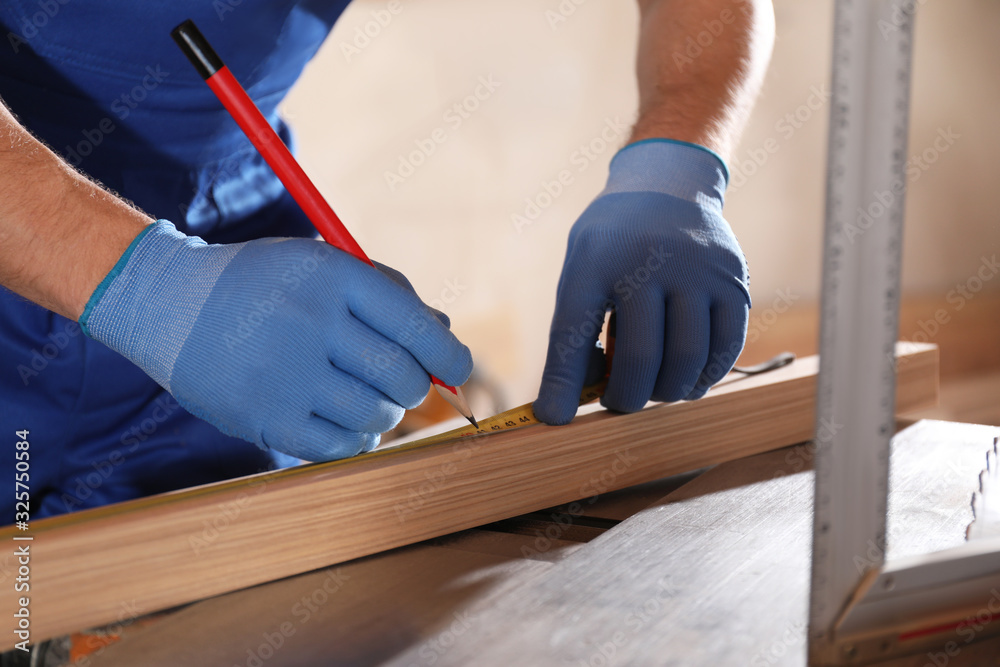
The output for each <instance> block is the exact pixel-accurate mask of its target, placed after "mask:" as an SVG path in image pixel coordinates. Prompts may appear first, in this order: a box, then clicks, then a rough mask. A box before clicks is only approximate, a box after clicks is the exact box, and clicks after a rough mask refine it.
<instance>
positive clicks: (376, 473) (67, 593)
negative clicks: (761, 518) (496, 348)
mask: <svg viewBox="0 0 1000 667" xmlns="http://www.w3.org/2000/svg"><path fill="white" fill-rule="evenodd" d="M904 362H905V363H904ZM816 366H817V363H816V358H815V357H812V358H807V359H803V360H799V361H797V362H796V363H795V364H792V365H791V366H789V367H786V368H784V369H780V370H778V371H775V372H774V373H771V374H768V375H765V376H758V377H754V378H748V379H747V380H745V381H740V382H732V383H730V384H728V385H725V386H722V387H719V388H718V389H717V390H713V391H712V392H710V393H709V394H708V395H707V396H706V397H705V398H703V399H701V400H699V401H695V402H690V403H675V404H670V405H657V406H654V407H648V408H646V409H645V410H643V411H641V412H638V413H634V414H631V415H612V414H610V413H607V412H597V413H592V414H587V415H584V416H582V417H580V418H578V419H577V420H574V422H573V423H572V424H571V425H569V426H565V427H546V426H538V427H533V428H530V429H525V430H521V431H513V432H508V433H497V434H493V435H490V436H484V437H481V438H467V439H463V440H461V441H458V442H453V443H439V444H436V445H434V446H432V447H420V446H416V447H410V448H407V447H400V448H398V449H396V450H388V451H386V452H384V453H378V452H376V453H373V454H370V455H366V456H362V457H357V458H355V459H350V460H348V461H341V462H336V464H334V465H331V464H319V465H313V466H303V467H302V468H303V469H301V470H296V471H294V474H289V473H287V472H284V473H278V474H271V475H270V476H268V475H262V476H252V477H249V478H243V479H241V480H234V481H230V482H224V483H221V484H216V485H207V486H205V487H200V488H198V489H193V490H188V491H182V492H175V493H172V494H164V495H163V496H161V497H159V498H155V499H143V500H137V501H131V502H129V503H121V504H120V505H119V506H117V507H115V508H113V511H109V510H106V509H98V510H90V511H86V512H80V513H78V514H75V515H71V516H70V517H62V518H57V519H52V520H47V521H39V522H36V524H35V525H34V526H33V528H34V529H35V532H36V535H37V537H36V540H37V541H36V542H35V543H34V544H33V558H32V560H33V562H32V566H33V567H32V580H33V582H32V588H31V604H32V617H33V620H32V639H33V641H38V640H41V639H44V638H47V637H51V636H55V635H58V634H63V633H66V632H70V631H73V630H78V629H80V628H83V627H89V626H93V625H98V624H103V623H109V622H114V621H117V620H120V616H121V614H122V609H123V608H131V609H134V610H137V611H138V613H140V614H146V613H151V612H153V611H156V610H160V609H164V608H168V607H171V606H175V605H178V604H183V603H186V602H190V601H192V600H196V599H201V598H205V597H209V596H212V595H217V594H221V593H225V592H229V591H232V590H236V589H239V588H244V587H247V586H251V585H255V584H258V583H262V582H265V581H270V580H273V579H277V578H281V577H285V576H291V575H294V574H298V573H301V572H305V571H308V570H312V569H316V568H319V567H325V566H329V565H332V564H334V563H338V562H343V561H346V560H351V559H354V558H358V557H361V556H366V555H370V554H373V553H378V552H380V551H384V550H386V549H391V548H394V547H398V546H403V545H406V544H412V543H414V542H418V541H421V540H425V539H429V538H431V537H438V536H440V535H445V534H448V533H451V532H455V531H458V530H464V529H466V528H471V527H474V526H477V525H481V524H483V523H487V522H490V521H496V520H499V519H503V518H507V517H510V516H516V515H518V514H523V513H525V512H530V511H534V510H538V509H542V508H544V507H548V506H551V505H555V504H559V503H564V502H571V501H574V500H577V499H580V498H588V497H593V496H596V495H599V494H600V493H604V492H606V491H611V490H615V489H620V488H624V487H626V486H631V485H633V484H637V483H640V482H644V481H650V480H653V479H658V478H661V477H665V476H668V475H673V474H678V473H681V472H685V471H687V470H692V469H696V468H701V467H704V466H706V465H713V464H717V463H721V462H724V461H729V460H733V459H737V458H741V457H744V456H748V455H751V454H756V453H761V452H764V451H768V450H771V449H776V448H779V447H783V446H786V445H790V444H794V443H797V442H802V441H804V440H808V439H809V438H810V437H811V435H812V429H813V419H814V399H815V373H816ZM936 369H937V350H936V348H934V347H933V346H929V345H914V344H910V345H907V346H906V348H905V349H904V350H902V351H901V363H900V365H899V386H900V390H899V391H898V392H897V399H898V400H897V408H898V409H899V410H900V411H906V410H911V409H916V408H918V407H923V406H925V405H926V404H927V403H928V401H931V400H932V396H935V395H936V386H937V379H936V378H937V376H936ZM914 385H919V386H914ZM665 433H669V434H670V435H669V438H667V436H665V435H664V434H665ZM623 434H624V437H623ZM626 441H627V442H626ZM456 509H457V510H458V511H456ZM290 524H291V525H292V526H293V528H289V525H290ZM345 526H348V527H350V526H354V528H353V529H345V528H344V527H345ZM13 532H14V531H13V529H12V528H10V527H8V528H6V529H3V531H2V535H3V536H5V537H7V538H8V539H10V538H11V537H12V536H13ZM16 597H17V596H16V595H15V593H14V591H13V586H9V587H5V588H4V592H3V594H2V599H3V600H4V602H3V609H4V611H5V612H6V611H8V610H9V612H10V613H13V610H14V607H15V603H16ZM8 618H10V616H8ZM14 641H15V639H14V637H13V636H12V635H8V634H5V635H4V636H3V642H4V643H3V647H4V648H9V647H10V646H12V645H13V642H14Z"/></svg>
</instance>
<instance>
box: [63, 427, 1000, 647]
mask: <svg viewBox="0 0 1000 667" xmlns="http://www.w3.org/2000/svg"><path fill="white" fill-rule="evenodd" d="M998 434H1000V429H998V428H997V427H989V426H979V425H969V424H959V423H951V422H939V421H920V422H917V423H914V424H910V425H906V426H905V428H903V429H902V430H901V431H900V432H899V433H898V434H897V436H896V438H895V440H894V444H893V454H892V483H891V493H890V512H889V519H888V520H889V551H888V554H887V558H888V560H889V561H892V560H893V559H894V558H898V557H901V556H905V555H911V554H918V553H925V552H929V551H933V550H937V549H942V548H946V547H950V546H955V545H957V544H960V543H961V542H962V541H963V540H964V538H965V528H966V526H967V525H968V523H969V522H970V521H971V519H972V513H971V510H970V507H969V501H970V495H971V492H972V490H973V489H974V486H975V480H976V478H977V475H978V473H979V471H980V470H981V469H982V468H983V464H984V460H985V459H984V456H985V452H986V450H987V448H988V447H989V446H990V445H991V443H992V442H993V438H994V437H996V436H997V435H998ZM811 461H812V449H811V445H809V444H802V445H798V446H795V447H789V448H785V449H781V450H777V451H773V452H769V453H765V454H760V455H757V456H751V457H748V458H744V459H739V460H736V461H732V462H729V463H723V464H721V465H718V466H715V467H712V468H709V469H706V470H701V471H695V472H692V473H687V474H684V475H679V476H675V477H670V478H667V479H663V480H659V481H656V482H652V483H647V484H643V485H640V486H637V487H631V488H629V489H626V490H623V491H619V492H615V493H608V494H605V495H603V496H600V497H599V498H597V499H596V501H594V502H592V503H589V502H587V501H584V502H582V503H569V504H567V505H562V506H559V507H555V508H550V509H547V510H544V511H540V512H534V513H531V514H528V515H524V516H520V517H516V518H514V519H509V520H505V521H501V522H498V523H494V524H490V525H485V526H482V527H479V528H476V529H472V530H466V531H463V532H460V533H456V534H452V535H448V536H445V537H441V538H437V539H433V540H430V541H426V542H422V543H419V544H415V545H412V546H408V547H403V548H399V549H394V550H391V551H388V552H384V553H381V554H377V555H374V556H369V557H366V558H361V559H357V560H354V561H350V562H347V563H344V564H341V565H337V566H333V567H330V568H325V569H321V570H317V571H313V572H308V573H305V574H302V575H299V576H294V577H290V578H286V579H282V580H279V581H274V582H271V583H267V584H262V585H259V586H255V587H252V588H249V589H244V590H240V591H236V592H233V593H229V594H226V595H222V596H218V597H214V598H210V599H207V600H203V601H200V602H196V603H193V604H190V605H187V606H185V607H181V608H179V609H177V610H174V611H171V612H169V613H166V614H163V615H161V616H159V617H157V618H156V619H155V620H153V621H152V622H142V623H132V619H131V618H125V619H124V626H123V630H122V632H121V635H122V638H121V640H120V641H118V642H116V643H113V644H110V645H109V646H107V647H106V648H104V649H103V650H101V651H99V652H98V653H95V654H92V655H91V656H90V657H89V662H86V663H83V664H87V665H94V666H96V667H111V666H115V665H123V666H124V665H128V666H132V665H144V666H149V667H153V666H156V665H170V666H174V665H206V666H207V665H211V666H213V667H215V666H221V665H226V666H228V665H245V666H248V667H253V666H257V667H261V666H263V665H268V666H273V665H281V666H295V665H301V666H312V665H393V666H410V665H449V666H450V665H456V666H457V665H462V666H465V665H476V666H479V665H483V666H493V665H496V666H501V665H502V666H507V665H539V666H545V665H571V666H573V667H577V666H592V667H601V666H611V665H750V666H752V667H758V666H771V665H795V666H800V665H804V664H805V651H806V643H805V630H806V618H807V613H806V612H807V604H808V590H809V563H810V557H809V553H810V540H811V529H812V507H811V505H812V503H811V498H812V484H813V478H812V471H811ZM289 529H290V530H294V527H289ZM280 539H281V537H280V535H276V536H275V540H280ZM150 576H155V573H154V572H151V573H150ZM134 611H138V612H139V613H141V612H142V610H133V612H134ZM958 633H959V634H956V636H955V637H954V641H955V642H956V644H955V645H954V648H953V650H951V651H950V653H949V654H946V653H944V652H942V653H941V654H940V655H933V656H929V655H927V654H920V655H917V656H914V657H913V658H910V659H905V660H895V661H891V662H886V663H882V664H884V665H886V666H889V665H891V666H892V667H903V666H907V667H909V666H912V667H923V666H924V665H927V664H932V665H936V666H937V667H942V666H943V665H945V664H947V665H949V666H956V665H975V666H977V667H978V666H981V665H1000V639H994V640H984V641H977V642H972V643H967V642H966V639H969V638H971V639H975V638H976V637H975V631H974V628H972V627H966V628H965V629H964V631H962V630H959V631H958ZM970 635H971V637H970Z"/></svg>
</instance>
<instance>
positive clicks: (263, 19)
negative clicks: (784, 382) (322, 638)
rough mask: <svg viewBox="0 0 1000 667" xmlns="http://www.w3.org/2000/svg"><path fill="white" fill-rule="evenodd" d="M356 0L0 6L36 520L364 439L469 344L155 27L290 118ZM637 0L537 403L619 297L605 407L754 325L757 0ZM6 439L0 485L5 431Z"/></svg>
mask: <svg viewBox="0 0 1000 667" xmlns="http://www.w3.org/2000/svg"><path fill="white" fill-rule="evenodd" d="M347 4H348V0H327V1H326V2H320V1H318V0H298V1H295V0H244V1H243V2H242V3H240V4H239V6H238V7H237V8H236V9H235V10H234V11H232V12H228V13H227V14H226V17H225V18H226V20H225V23H224V24H221V23H220V22H219V19H218V16H217V15H216V10H215V9H214V8H213V6H212V5H211V4H210V3H205V2H198V3H194V2H191V3H129V4H127V5H121V4H120V3H115V4H114V5H112V3H110V2H107V1H106V0H94V1H93V2H87V3H66V4H62V3H61V2H49V3H36V2H29V1H27V0H25V1H23V2H5V3H3V5H2V6H0V23H2V25H3V27H4V30H3V32H4V33H5V34H6V42H7V44H6V45H4V46H3V47H0V96H2V98H3V100H4V102H5V104H6V105H7V107H8V108H9V109H10V111H9V112H8V111H7V110H6V109H5V110H2V111H0V138H2V141H0V283H2V284H3V285H4V286H5V287H6V288H7V289H8V290H10V291H9V292H8V291H4V292H3V293H2V294H0V359H2V361H0V397H2V407H0V426H2V428H3V432H0V437H2V438H4V442H7V443H15V442H17V443H21V442H25V443H28V444H26V445H20V444H18V445H17V448H18V451H23V450H24V449H25V448H27V449H28V451H29V452H30V459H29V460H30V480H31V483H30V486H31V501H32V516H33V517H35V518H37V517H40V516H46V515H53V514H59V513H63V512H66V511H70V510H76V509H81V508H85V507H93V506H97V505H101V504H105V503H108V502H114V501H118V500H123V499H127V498H132V497H137V496H141V495H146V494H150V493H156V492H159V491H165V490H169V489H173V488H178V487H181V486H188V485H191V484H198V483H203V482H209V481H214V480H218V479H223V478H226V477H231V476H235V475H241V474H247V473H252V472H256V471H258V470H261V469H265V468H267V467H273V466H275V465H281V464H282V463H283V460H282V454H281V453H284V454H290V455H292V456H297V457H301V458H304V459H307V460H329V459H335V458H341V457H346V456H352V455H355V454H357V453H359V452H364V451H368V450H370V449H371V448H372V447H374V446H375V445H376V444H377V442H378V439H379V433H381V432H383V431H385V430H388V429H389V428H391V427H392V426H393V425H395V424H396V423H397V422H398V421H399V419H400V418H401V416H402V414H403V411H404V409H406V408H412V407H414V406H415V405H417V404H418V403H419V402H420V401H421V400H422V398H423V396H424V395H425V393H426V391H427V388H428V378H427V374H428V373H432V374H434V375H436V376H438V377H439V378H441V379H442V380H443V381H445V382H447V383H450V384H453V385H460V384H462V383H463V382H464V381H465V380H466V379H467V377H468V375H469V373H470V372H471V368H472V358H471V355H470V353H469V350H468V348H466V347H465V346H464V345H462V344H461V343H460V342H459V341H458V340H457V339H456V338H455V337H454V336H453V335H452V334H451V333H450V332H449V330H448V328H447V318H445V317H444V316H443V315H441V314H436V313H435V312H433V311H431V310H430V309H429V308H427V307H426V306H425V305H424V304H423V303H421V302H420V300H419V298H418V297H417V296H416V295H415V294H414V293H413V291H412V288H410V287H409V284H408V283H407V282H406V280H405V278H403V277H402V276H401V275H399V274H397V273H395V272H393V271H392V270H391V269H388V268H385V267H380V269H378V270H377V269H373V268H372V267H369V266H367V265H364V264H362V263H361V262H358V261H356V260H354V259H352V258H350V257H348V256H346V255H345V254H344V253H342V252H340V251H338V250H335V249H333V248H331V247H329V246H327V245H325V244H322V243H318V242H316V241H314V240H311V239H309V238H304V237H312V236H314V235H315V230H313V229H312V227H311V225H310V224H309V223H308V221H307V220H306V219H305V217H304V216H303V215H302V213H301V212H300V211H299V210H298V209H297V207H296V206H295V205H294V203H293V202H292V201H291V200H290V199H289V197H288V196H287V194H286V193H285V192H284V190H283V188H282V186H281V184H280V183H279V182H278V181H277V179H276V178H275V177H274V175H273V174H272V173H271V172H270V170H269V169H268V168H267V166H266V165H265V164H263V162H262V161H261V159H260V157H259V156H258V155H256V153H255V152H254V150H253V149H252V148H251V147H250V145H249V143H248V142H247V141H246V139H245V138H244V137H243V136H242V135H241V133H240V131H239V130H238V128H237V127H236V125H235V123H233V122H232V120H231V119H230V118H229V117H228V115H227V114H226V112H225V111H224V110H223V109H222V107H221V105H220V104H219V103H218V102H217V101H216V99H215V98H214V96H213V95H212V93H211V92H210V91H209V90H208V88H207V87H206V86H205V85H204V83H203V82H202V81H201V80H200V79H199V78H198V76H197V74H196V72H195V71H194V69H193V68H191V67H190V66H189V65H188V64H187V63H186V62H185V60H184V58H183V56H182V54H181V53H180V52H179V50H178V49H177V48H176V46H175V45H174V44H173V42H172V41H171V40H170V38H169V31H170V29H171V28H173V27H174V26H175V25H177V24H178V23H180V22H181V21H183V20H184V19H187V18H193V19H194V20H195V22H196V23H197V24H198V25H199V26H200V27H201V29H202V31H203V32H204V33H205V34H206V36H207V37H208V38H209V39H210V40H211V41H212V42H213V43H214V44H215V46H216V47H217V49H218V50H219V51H220V52H221V53H223V54H225V57H226V59H227V64H228V65H229V66H230V69H232V70H233V72H234V73H235V75H236V76H237V78H238V79H240V80H241V81H242V82H243V83H244V85H245V86H246V87H247V89H248V91H249V93H250V94H251V96H252V97H253V98H254V99H255V101H256V102H257V104H258V105H259V106H260V107H261V109H262V111H263V112H264V114H265V116H266V117H267V118H268V119H269V120H270V121H271V122H272V123H273V124H274V125H275V127H276V128H277V129H278V131H279V133H280V134H281V135H282V137H283V138H284V139H286V140H288V139H289V134H288V131H287V128H286V127H285V125H284V124H283V123H282V121H281V120H280V119H279V118H278V116H277V112H276V108H277V105H278V103H279V102H280V101H281V99H282V98H283V97H284V95H285V93H286V92H287V91H288V89H289V88H290V87H291V85H292V84H293V83H294V81H295V79H296V78H297V76H298V75H299V73H300V72H301V70H302V68H303V67H304V65H305V64H306V62H307V61H308V60H309V58H310V57H311V56H312V55H313V54H314V53H315V51H316V50H317V49H318V48H319V45H320V44H321V42H322V40H323V39H324V38H325V36H326V35H327V33H328V32H329V30H330V28H331V27H332V26H333V24H334V22H335V21H336V19H337V17H338V16H339V15H340V13H341V12H342V11H343V9H344V8H345V7H346V5H347ZM43 5H44V6H43ZM154 5H155V6H154ZM640 8H641V28H640V30H641V32H640V41H639V56H638V78H639V90H640V109H639V118H638V121H637V122H636V124H635V127H634V129H633V132H632V136H631V138H630V141H629V144H628V145H627V146H626V147H625V148H624V149H623V150H622V151H621V152H620V153H619V154H618V155H617V156H616V157H615V158H614V159H613V161H612V164H611V169H610V177H609V180H608V185H607V187H606V188H605V190H604V191H603V192H602V193H601V194H600V195H599V196H598V197H597V199H596V200H595V201H594V203H593V204H592V205H591V206H590V207H589V208H588V209H587V210H586V211H585V212H584V214H583V215H582V216H581V217H580V219H579V220H578V221H577V222H576V224H575V225H574V226H573V228H572V231H571V232H570V237H569V246H568V251H567V256H566V262H565V266H564V269H563V274H562V277H561V278H560V281H559V285H558V293H557V303H556V312H555V315H554V317H553V322H552V329H551V334H550V341H549V352H548V359H547V362H546V366H545V370H544V374H543V378H542V383H541V388H540V390H539V396H538V399H537V400H536V402H535V412H536V414H537V415H538V416H539V418H541V419H542V420H544V421H546V422H548V423H551V424H564V423H566V422H568V421H569V420H570V419H572V417H573V415H574V414H575V412H576V403H577V397H578V396H579V393H580V389H581V388H582V387H583V386H584V384H585V383H586V382H587V381H589V380H592V379H594V377H595V376H597V375H599V374H600V373H602V372H603V370H604V360H603V356H602V353H601V351H600V350H599V349H598V348H596V347H595V345H594V343H595V341H596V337H597V329H599V323H600V321H602V320H603V316H604V313H605V312H606V311H607V310H608V309H610V308H615V309H616V312H617V320H618V329H617V350H616V357H615V363H614V366H613V369H612V371H611V377H610V380H609V383H608V388H607V393H606V394H605V396H604V399H603V402H604V404H605V405H606V406H607V407H608V408H611V409H614V410H618V411H623V412H629V411H634V410H638V409H640V408H641V407H642V406H643V405H644V404H645V402H646V401H647V400H649V399H653V400H660V401H672V400H680V399H695V398H698V397H700V396H701V395H703V394H704V393H705V391H707V390H708V388H709V387H710V386H711V385H712V384H713V383H715V382H716V381H718V380H719V379H720V378H722V377H723V376H724V375H725V374H726V373H727V372H728V371H729V369H730V368H731V366H732V365H733V363H734V362H735V360H736V357H737V356H738V354H739V352H740V350H741V349H742V346H743V341H744V337H745V332H746V324H747V315H748V308H749V305H750V297H749V292H748V274H747V270H746V265H745V261H744V258H743V255H742V252H741V250H740V247H739V245H738V243H737V241H736V239H735V237H734V235H733V233H732V231H731V230H730V228H729V226H728V224H727V223H726V221H725V220H724V219H723V217H722V197H723V191H724V189H725V186H726V180H727V172H726V167H725V163H724V160H725V159H726V158H727V157H728V156H729V155H730V154H731V152H732V151H733V149H734V148H735V144H736V142H737V139H738V136H739V133H740V131H741V130H742V127H743V125H744V123H745V121H746V118H747V116H748V115H749V112H750V109H751V106H752V103H753V100H754V98H755V96H756V94H757V91H758V89H759V86H760V82H761V79H762V78H763V74H764V70H765V68H766V65H767V61H768V59H769V55H770V50H771V46H772V43H773V13H772V9H771V6H770V3H769V2H767V1H766V0H640ZM692 45H695V46H697V48H692ZM49 147H50V148H51V150H50V148H49ZM60 154H61V155H60ZM74 167H75V168H76V169H74ZM92 179H93V180H92ZM95 181H98V182H100V183H103V184H104V186H106V188H107V189H105V188H104V187H101V186H100V185H98V184H97V183H95ZM112 192H117V193H120V194H121V195H122V196H123V197H126V198H128V199H129V200H130V201H131V202H134V204H135V206H134V207H133V206H131V205H129V204H127V203H126V202H125V201H123V200H122V199H119V198H118V197H117V196H116V195H114V194H112ZM146 212H148V213H149V214H150V215H147V213H146ZM154 216H155V218H159V220H158V221H154ZM168 221H170V222H168ZM202 239H204V241H203V240H202ZM206 242H208V244H211V245H207V244H206ZM18 295H20V296H18ZM26 299H27V300H26ZM25 432H26V433H25ZM18 434H20V435H18ZM248 443H254V444H256V445H257V447H256V448H255V447H254V446H253V445H251V444H248ZM3 451H6V452H7V454H5V455H3V456H0V459H2V460H0V466H2V467H0V474H3V475H4V476H5V480H6V481H5V482H4V483H5V484H11V485H12V481H11V480H12V479H13V470H12V469H13V467H14V463H15V447H14V446H13V445H5V446H4V449H3ZM13 496H14V494H13V493H7V494H6V497H5V499H4V502H5V503H13ZM11 514H13V508H11V511H9V512H7V514H5V516H7V517H8V518H7V519H6V520H12V519H11V518H10V515H11Z"/></svg>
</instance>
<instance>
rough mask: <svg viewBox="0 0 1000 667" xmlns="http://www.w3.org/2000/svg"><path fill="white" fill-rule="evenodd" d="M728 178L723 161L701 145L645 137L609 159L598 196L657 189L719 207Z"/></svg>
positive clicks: (660, 191)
mask: <svg viewBox="0 0 1000 667" xmlns="http://www.w3.org/2000/svg"><path fill="white" fill-rule="evenodd" d="M728 182H729V171H728V169H727V168H726V163H725V162H723V161H722V158H721V157H719V156H718V155H717V154H716V153H715V152H713V151H711V150H709V149H707V148H705V147H704V146H699V145H697V144H691V143H687V142H685V141H676V140H674V139H645V140H643V141H638V142H636V143H634V144H629V145H628V146H626V147H625V148H623V149H621V150H620V151H618V153H617V154H616V155H615V157H614V158H613V159H612V160H611V173H610V175H609V176H608V184H607V185H606V186H605V188H604V190H603V191H602V192H601V194H600V195H599V196H604V195H608V194H615V193H621V192H659V193H661V194H665V195H671V196H673V197H677V198H678V199H683V200H685V201H690V202H694V203H697V204H701V205H707V206H711V207H712V208H716V207H717V208H718V209H719V210H721V209H722V203H723V193H724V192H725V190H726V184H727V183H728Z"/></svg>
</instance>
